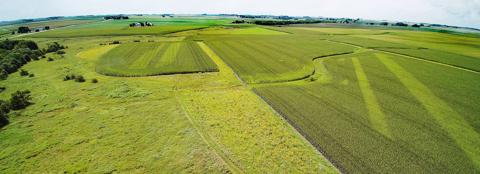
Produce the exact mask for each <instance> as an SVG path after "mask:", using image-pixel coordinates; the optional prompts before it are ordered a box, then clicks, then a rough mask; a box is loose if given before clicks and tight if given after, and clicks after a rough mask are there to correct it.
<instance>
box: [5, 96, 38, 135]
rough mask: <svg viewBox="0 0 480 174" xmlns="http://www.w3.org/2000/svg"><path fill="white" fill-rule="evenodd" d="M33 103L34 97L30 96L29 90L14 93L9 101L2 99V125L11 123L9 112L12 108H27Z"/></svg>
mask: <svg viewBox="0 0 480 174" xmlns="http://www.w3.org/2000/svg"><path fill="white" fill-rule="evenodd" d="M31 104H32V97H31V96H30V91H29V90H25V91H17V92H15V93H13V94H12V95H11V97H10V100H8V101H4V100H0V127H3V126H5V125H7V124H8V123H9V120H8V113H10V111H11V110H21V109H25V108H26V107H27V106H29V105H31Z"/></svg>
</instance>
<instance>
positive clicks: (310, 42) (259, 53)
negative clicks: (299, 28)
mask: <svg viewBox="0 0 480 174" xmlns="http://www.w3.org/2000/svg"><path fill="white" fill-rule="evenodd" d="M206 43H207V44H208V45H209V46H210V47H211V48H212V49H213V50H214V51H215V52H216V53H217V54H218V55H219V56H220V57H221V58H222V59H223V60H224V61H225V62H226V63H227V64H229V65H230V66H231V67H232V68H233V70H234V71H235V72H236V73H237V74H239V76H240V78H242V79H243V80H244V81H246V82H247V83H264V82H276V81H288V80H291V79H298V78H301V77H305V76H308V75H311V74H312V73H313V71H314V67H313V63H312V59H314V58H315V57H320V56H326V55H331V54H338V53H347V52H352V51H353V50H354V48H353V47H351V46H347V45H342V44H336V43H332V42H327V41H322V40H318V39H305V38H301V39H298V38H297V39H295V38H290V37H279V38H275V39H265V38H264V37H250V38H245V37H238V38H237V37H233V38H226V39H223V40H208V41H207V42H206Z"/></svg>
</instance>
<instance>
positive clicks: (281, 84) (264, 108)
mask: <svg viewBox="0 0 480 174" xmlns="http://www.w3.org/2000/svg"><path fill="white" fill-rule="evenodd" d="M231 20H232V19H226V18H218V17H217V18H216V17H198V18H192V17H174V18H161V17H159V16H142V17H140V16H139V17H137V16H136V17H132V18H131V19H129V20H120V21H103V22H94V23H88V24H81V25H76V26H71V27H65V28H61V29H56V30H52V31H48V32H42V33H37V34H32V35H25V36H20V38H25V39H34V40H36V41H37V42H38V43H39V45H40V46H41V47H45V46H46V45H47V44H48V43H51V42H53V41H57V42H60V43H61V44H63V45H67V46H68V49H67V50H66V54H65V55H64V56H59V55H55V54H49V55H47V57H52V58H53V59H54V61H47V60H45V59H42V60H39V61H34V62H31V63H29V64H27V65H26V66H24V67H22V69H25V70H27V71H29V72H32V73H35V77H32V78H22V77H20V76H19V73H14V74H12V75H11V76H9V78H8V79H7V80H5V81H0V86H5V87H6V91H4V92H2V93H0V98H2V99H6V98H8V97H9V95H10V94H11V93H12V92H15V91H16V90H25V89H28V90H31V91H32V95H33V101H34V103H35V104H34V105H32V106H29V107H28V108H27V109H25V110H23V111H16V112H14V113H11V114H10V115H9V116H10V119H11V124H9V125H7V126H6V127H4V128H2V129H1V130H0V139H1V140H2V141H0V149H2V151H0V163H2V164H3V165H2V166H0V173H32V172H40V173H61V172H63V173H79V172H84V173H114V172H119V173H155V172H156V171H162V172H165V173H338V172H344V173H476V172H478V171H480V164H479V163H478V161H480V159H479V156H480V154H479V152H480V149H479V148H478V147H480V146H479V144H480V142H479V141H478V140H479V139H480V137H479V136H480V135H479V132H480V118H479V117H478V116H477V115H478V113H480V110H479V108H478V107H477V106H478V103H480V97H479V94H480V88H479V86H480V84H479V80H478V79H479V77H478V73H475V71H476V70H477V69H478V64H477V61H476V59H477V58H479V55H480V54H479V52H478V42H477V41H478V38H473V37H467V36H461V35H451V34H445V33H432V32H424V31H407V30H396V29H385V28H379V29H365V28H363V29H362V28H360V29H348V28H345V27H343V28H335V27H328V28H318V26H321V25H308V26H305V25H301V27H298V26H293V27H292V26H285V27H256V26H253V25H241V26H240V25H232V24H229V23H230V22H231ZM134 21H149V22H153V23H154V24H155V25H156V27H152V28H128V27H126V26H128V24H129V23H131V22H134ZM206 27H209V28H206ZM184 29H185V30H189V31H188V32H179V31H182V30H184ZM191 29H199V30H191ZM172 32H173V33H172ZM114 40H116V41H120V42H121V44H119V45H104V44H105V43H111V42H112V41H114ZM136 41H138V42H136ZM100 44H102V45H100ZM46 67H48V68H46ZM459 67H462V68H459ZM469 69H470V70H475V71H469ZM206 71H209V72H210V71H212V72H210V73H191V72H206ZM99 72H100V73H99ZM183 73H187V74H183ZM68 74H76V75H82V76H83V77H85V79H86V81H87V82H86V83H74V82H71V81H63V80H62V79H63V77H64V76H65V75H68ZM105 74H106V75H105ZM165 74H170V75H165ZM108 75H110V76H108ZM147 75H157V76H148V77H142V76H147ZM119 76H129V77H130V76H134V78H122V77H119ZM93 79H98V83H90V82H91V81H92V80H93ZM272 109H273V110H272ZM277 113H278V114H277ZM305 139H306V140H305ZM307 140H308V141H307ZM312 145H313V146H312ZM315 148H316V149H315ZM318 151H320V152H321V153H319V152H318ZM327 159H328V160H327Z"/></svg>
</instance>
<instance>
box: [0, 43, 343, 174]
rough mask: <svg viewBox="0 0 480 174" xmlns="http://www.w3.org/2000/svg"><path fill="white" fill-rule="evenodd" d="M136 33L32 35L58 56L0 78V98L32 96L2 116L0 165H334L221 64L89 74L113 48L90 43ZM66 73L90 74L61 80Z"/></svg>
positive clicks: (221, 168) (125, 168)
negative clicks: (195, 69) (142, 73)
mask: <svg viewBox="0 0 480 174" xmlns="http://www.w3.org/2000/svg"><path fill="white" fill-rule="evenodd" d="M138 38H142V37H138V36H135V37H134V36H132V37H116V38H110V37H95V38H69V39H62V40H52V39H36V40H37V41H38V42H40V45H42V46H45V44H46V43H48V42H52V41H59V42H61V43H62V44H66V45H68V46H69V49H67V55H66V56H65V58H57V59H56V60H55V61H53V62H47V61H46V60H45V59H43V60H40V61H37V62H32V63H29V64H28V65H26V66H25V67H24V69H27V70H28V71H30V72H32V73H35V77H33V78H25V77H19V75H18V74H13V75H11V76H10V77H9V79H8V80H6V81H2V82H1V85H2V86H6V87H7V91H5V92H3V93H1V94H0V97H1V98H3V99H5V98H7V97H8V95H9V93H11V92H13V91H15V90H19V89H30V90H32V94H33V97H34V102H35V104H34V105H32V106H30V107H28V108H27V109H26V110H25V111H23V112H19V113H17V114H13V115H12V117H11V121H12V124H10V125H8V126H6V127H4V128H2V130H1V131H0V138H1V139H2V141H1V142H0V148H1V149H4V150H2V151H1V153H0V161H1V163H2V164H4V165H2V167H1V168H0V171H2V172H6V173H11V172H21V173H31V172H67V173H74V172H89V173H92V172H93V173H96V172H98V173H109V172H114V171H117V172H128V173H151V172H156V171H163V172H172V173H225V172H226V171H231V172H238V171H243V172H245V173H257V172H259V173H265V172H270V171H289V172H301V173H320V172H322V173H325V172H326V173H335V172H336V170H335V169H334V168H333V167H332V165H331V164H330V163H329V162H328V161H326V160H325V159H324V158H323V157H322V156H321V155H319V154H318V153H317V152H316V151H315V149H314V148H313V147H311V146H310V145H309V144H308V142H306V141H305V140H303V139H302V138H301V136H300V135H298V134H297V133H296V132H295V131H294V130H293V129H292V128H291V127H290V126H289V125H288V124H286V122H285V121H284V120H282V119H281V118H280V117H278V116H277V115H276V114H275V113H274V112H273V111H272V110H270V109H269V108H268V105H266V104H265V103H263V102H262V101H261V100H260V99H258V98H257V97H256V96H255V95H253V94H252V93H251V91H250V90H249V89H248V88H245V87H243V86H241V85H240V82H239V81H237V79H234V76H233V73H231V74H230V75H228V73H227V75H226V74H225V72H229V71H226V70H225V68H228V67H227V66H226V65H224V64H223V65H222V66H221V67H220V69H221V72H220V73H211V74H192V75H173V76H160V77H139V78H118V77H108V76H102V75H99V74H97V73H95V64H96V62H97V61H98V59H99V58H100V57H101V56H102V54H105V53H106V52H107V51H108V50H110V49H114V48H113V47H114V46H103V47H98V44H99V43H106V42H109V41H111V40H120V41H122V42H131V41H132V40H135V39H138ZM147 39H155V40H166V39H170V38H152V37H149V38H147ZM48 57H55V56H53V55H49V56H48ZM214 60H220V59H219V58H218V57H217V58H216V59H214ZM217 62H218V61H217ZM217 65H218V63H217ZM45 67H49V68H45ZM222 68H223V70H222ZM230 72H231V70H230ZM69 73H76V74H82V75H84V76H85V77H86V78H87V80H90V79H92V78H97V79H98V80H99V83H97V84H93V83H90V82H86V83H75V82H72V81H67V82H64V81H62V79H63V77H64V76H65V75H66V74H69ZM232 79H234V80H232ZM225 108H228V109H229V110H228V111H229V112H225ZM222 120H223V121H222ZM232 123H235V124H232ZM245 127H248V130H247V129H245ZM276 147H281V151H279V150H280V149H277V148H276ZM279 152H281V153H279ZM92 154H93V155H92ZM259 154H260V155H259ZM285 154H291V155H285Z"/></svg>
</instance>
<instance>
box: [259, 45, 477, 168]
mask: <svg viewBox="0 0 480 174" xmlns="http://www.w3.org/2000/svg"><path fill="white" fill-rule="evenodd" d="M377 55H383V54H382V53H375V52H366V53H361V54H355V55H346V56H337V57H335V58H329V59H326V60H325V61H323V63H324V64H325V66H326V69H328V71H329V74H332V75H333V77H332V78H333V80H332V81H331V83H329V84H321V83H316V82H313V83H309V84H307V85H301V86H298V85H295V86H289V85H276V86H267V87H259V88H255V89H254V90H255V91H256V92H257V93H258V94H259V95H260V96H261V97H262V98H263V99H264V100H265V101H266V102H267V103H269V104H270V105H271V106H272V107H273V108H274V109H275V110H276V111H278V112H279V113H280V114H281V115H282V116H283V117H285V118H286V119H287V120H288V121H289V122H290V123H291V124H292V125H293V126H294V127H295V128H296V129H297V130H298V131H299V132H300V133H302V134H303V135H304V136H305V137H306V138H307V139H308V140H309V141H310V142H311V143H312V144H313V145H314V146H316V147H317V148H318V149H319V150H320V151H322V152H323V153H324V155H325V156H326V157H327V158H329V160H330V161H332V162H333V163H334V164H335V165H336V166H337V167H338V168H339V169H340V170H342V171H345V172H347V173H475V172H478V167H479V166H478V164H476V162H475V161H473V159H474V158H473V159H472V157H471V156H469V155H468V154H477V153H478V152H475V151H476V150H478V149H465V148H464V147H462V146H461V145H460V144H463V145H464V144H465V143H467V144H468V142H462V140H461V139H457V137H454V136H451V135H452V134H451V132H459V131H461V130H462V129H464V128H462V127H458V125H456V124H459V122H443V123H442V120H438V117H439V115H438V114H442V113H441V112H442V110H446V109H445V108H438V107H432V106H428V107H429V109H428V110H427V109H425V107H427V106H425V105H424V104H425V103H424V102H425V100H427V101H428V102H430V103H429V104H435V103H436V104H438V105H439V106H440V105H441V106H442V107H448V108H452V109H450V110H457V111H460V112H459V115H461V117H463V118H461V119H460V120H462V119H465V120H466V122H468V123H478V120H479V119H478V118H476V117H475V116H472V115H475V113H478V112H480V110H479V109H478V107H476V106H475V104H474V103H478V102H479V99H476V98H475V97H472V94H473V93H475V91H476V92H479V90H478V89H475V87H474V86H477V85H478V83H479V82H478V81H474V80H473V79H475V78H476V76H475V74H472V73H468V72H464V71H457V70H455V69H452V68H449V67H443V66H438V65H435V64H431V63H428V62H421V63H418V62H417V61H415V60H412V59H406V58H402V57H399V56H389V57H388V58H389V59H391V60H392V61H394V62H397V64H398V66H401V67H404V69H406V70H408V71H409V72H410V74H413V75H414V77H411V78H415V79H407V80H403V81H400V80H399V79H398V78H406V76H400V77H399V76H398V74H399V72H396V73H393V72H391V69H390V68H387V67H386V65H384V62H383V61H380V58H378V57H377ZM352 59H358V62H359V63H360V66H362V67H363V68H362V71H364V73H365V74H366V79H362V80H366V81H362V83H368V84H369V88H370V89H369V90H372V91H373V92H372V95H373V97H374V98H376V100H377V101H378V105H379V106H378V108H380V113H375V114H383V115H384V117H383V119H384V120H378V119H379V117H376V115H372V113H371V112H369V110H371V109H372V107H375V106H372V105H371V104H370V105H367V104H366V103H367V102H366V101H368V100H371V98H366V97H365V96H364V93H362V91H363V90H365V89H364V88H365V86H362V85H360V84H359V80H358V79H357V75H358V71H359V70H358V67H355V66H353V63H352ZM445 79H448V80H445ZM405 81H408V82H410V81H418V82H417V84H418V83H419V84H422V85H425V86H426V88H427V89H428V90H430V91H432V92H423V93H428V95H426V94H425V95H424V96H423V97H428V98H427V99H425V98H418V97H419V96H417V95H413V94H412V93H411V91H415V90H417V91H418V90H419V89H418V86H408V85H407V86H406V84H405ZM464 81H469V82H468V83H469V86H463V87H459V86H458V85H456V84H459V83H464ZM459 88H463V90H459ZM370 97H372V96H370ZM370 103H371V102H370ZM445 103H446V104H445ZM432 108H433V109H432ZM435 110H437V111H435ZM452 116H453V115H452ZM379 121H382V122H384V123H385V124H386V129H388V131H389V132H390V135H388V136H387V135H385V134H384V133H382V131H380V130H378V129H377V128H376V127H375V126H374V125H373V124H374V123H376V122H379ZM447 124H451V125H450V126H447V127H445V125H447ZM462 126H463V127H465V126H466V127H470V126H471V128H472V129H474V130H476V131H477V132H478V129H479V125H478V124H473V125H464V124H462ZM446 128H448V129H447V130H446ZM457 128H458V129H457ZM463 136H466V137H471V138H474V137H478V133H476V132H475V131H473V132H472V131H471V132H465V133H464V134H463ZM406 166H408V167H406Z"/></svg>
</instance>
